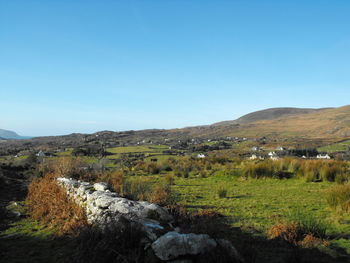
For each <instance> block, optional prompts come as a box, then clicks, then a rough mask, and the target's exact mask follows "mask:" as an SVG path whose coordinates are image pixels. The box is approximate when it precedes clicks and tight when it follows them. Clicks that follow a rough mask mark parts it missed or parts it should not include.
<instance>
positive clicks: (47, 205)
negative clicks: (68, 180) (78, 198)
mask: <svg viewBox="0 0 350 263" xmlns="http://www.w3.org/2000/svg"><path fill="white" fill-rule="evenodd" d="M56 178H57V176H56V175H55V174H48V175H46V176H44V177H43V178H41V179H34V180H33V181H32V183H31V184H30V186H29V189H28V196H27V199H26V203H27V205H28V207H29V209H30V215H31V217H32V218H33V219H36V220H39V221H41V222H43V223H45V224H47V225H49V226H52V227H54V228H56V229H57V234H58V235H63V234H68V233H75V232H77V230H79V229H81V228H82V227H84V226H85V225H86V224H87V221H86V216H85V212H84V210H83V208H81V207H80V206H79V205H77V204H76V203H75V202H73V201H72V200H70V199H69V198H68V196H67V194H66V191H65V190H64V188H62V187H61V186H59V185H58V184H57V183H56Z"/></svg>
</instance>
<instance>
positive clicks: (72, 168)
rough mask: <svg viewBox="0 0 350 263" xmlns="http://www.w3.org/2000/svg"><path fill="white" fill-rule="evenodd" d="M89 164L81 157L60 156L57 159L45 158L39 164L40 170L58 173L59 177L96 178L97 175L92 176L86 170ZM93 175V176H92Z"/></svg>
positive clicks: (47, 172)
mask: <svg viewBox="0 0 350 263" xmlns="http://www.w3.org/2000/svg"><path fill="white" fill-rule="evenodd" d="M83 167H87V164H86V163H84V162H83V161H82V159H80V158H72V157H60V158H57V159H44V160H43V162H41V163H40V164H39V165H38V171H39V172H40V173H41V174H42V175H44V174H56V175H57V176H58V177H71V178H75V179H84V180H87V179H92V180H93V179H95V178H96V177H97V176H91V174H89V173H90V172H89V171H87V170H84V169H83ZM91 177H93V178H91Z"/></svg>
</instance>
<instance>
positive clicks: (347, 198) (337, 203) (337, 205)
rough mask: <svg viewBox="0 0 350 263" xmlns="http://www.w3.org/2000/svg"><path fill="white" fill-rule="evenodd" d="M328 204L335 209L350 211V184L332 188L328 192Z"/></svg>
mask: <svg viewBox="0 0 350 263" xmlns="http://www.w3.org/2000/svg"><path fill="white" fill-rule="evenodd" d="M327 202H328V205H329V206H330V207H331V208H333V209H334V210H338V209H339V210H340V211H342V212H349V210H350V184H345V185H339V186H335V187H333V188H331V189H330V190H329V191H328V193H327Z"/></svg>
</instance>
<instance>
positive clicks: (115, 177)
mask: <svg viewBox="0 0 350 263" xmlns="http://www.w3.org/2000/svg"><path fill="white" fill-rule="evenodd" d="M105 179H106V181H107V183H109V184H110V185H111V186H112V187H113V189H114V190H115V191H116V192H117V193H119V194H122V192H123V184H124V182H125V180H124V171H122V170H118V171H115V172H112V173H110V174H108V175H107V176H105Z"/></svg>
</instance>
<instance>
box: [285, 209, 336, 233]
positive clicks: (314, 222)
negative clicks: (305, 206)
mask: <svg viewBox="0 0 350 263" xmlns="http://www.w3.org/2000/svg"><path fill="white" fill-rule="evenodd" d="M289 221H290V222H291V223H294V224H297V225H298V226H299V228H300V231H301V233H302V234H303V236H306V235H308V234H311V235H313V236H315V237H318V238H325V237H326V232H327V230H328V228H329V224H328V223H327V222H326V221H324V220H323V219H322V218H318V217H315V216H313V215H312V214H309V213H305V212H302V211H300V210H293V211H292V212H291V213H290V215H289Z"/></svg>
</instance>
